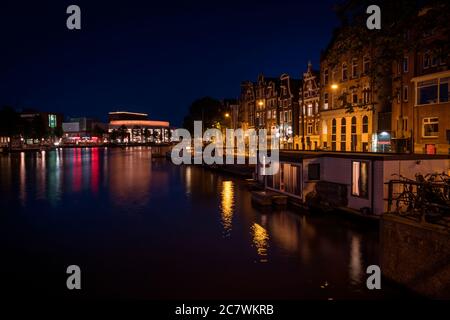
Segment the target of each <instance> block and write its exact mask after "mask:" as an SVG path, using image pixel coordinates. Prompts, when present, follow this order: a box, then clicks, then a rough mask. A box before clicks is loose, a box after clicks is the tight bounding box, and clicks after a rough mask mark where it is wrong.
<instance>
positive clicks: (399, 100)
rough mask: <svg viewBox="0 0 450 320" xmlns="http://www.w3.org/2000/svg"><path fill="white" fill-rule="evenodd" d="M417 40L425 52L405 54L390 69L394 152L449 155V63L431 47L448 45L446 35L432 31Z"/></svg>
mask: <svg viewBox="0 0 450 320" xmlns="http://www.w3.org/2000/svg"><path fill="white" fill-rule="evenodd" d="M419 16H420V13H419ZM415 33H417V32H416V31H415V30H410V31H409V32H408V33H407V34H408V36H414V34H415ZM415 36H417V34H416V35H415ZM419 36H420V37H423V41H424V44H425V46H424V47H425V48H426V49H423V48H420V49H415V50H410V51H405V53H404V57H403V61H402V62H401V63H396V64H394V65H393V75H394V76H393V79H394V86H393V95H394V96H395V99H394V101H393V103H392V132H393V139H392V142H393V145H394V147H395V151H397V152H414V153H426V154H437V153H440V154H449V153H450V102H449V98H448V96H449V79H450V70H449V63H450V59H449V56H448V55H447V56H442V55H439V54H438V53H437V52H439V47H436V45H435V44H438V46H439V43H443V42H445V41H447V42H448V34H445V33H444V32H441V31H440V30H437V29H432V30H429V32H422V33H421V34H420V35H419Z"/></svg>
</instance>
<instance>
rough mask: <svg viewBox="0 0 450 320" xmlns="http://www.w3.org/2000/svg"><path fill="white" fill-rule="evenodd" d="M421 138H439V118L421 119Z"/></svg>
mask: <svg viewBox="0 0 450 320" xmlns="http://www.w3.org/2000/svg"><path fill="white" fill-rule="evenodd" d="M422 130H423V137H426V138H433V137H434V138H436V137H438V136H439V118H424V119H423V127H422Z"/></svg>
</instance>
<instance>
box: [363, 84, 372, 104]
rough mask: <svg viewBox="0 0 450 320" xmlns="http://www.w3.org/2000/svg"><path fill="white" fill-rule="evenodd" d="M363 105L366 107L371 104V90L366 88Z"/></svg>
mask: <svg viewBox="0 0 450 320" xmlns="http://www.w3.org/2000/svg"><path fill="white" fill-rule="evenodd" d="M363 103H364V104H365V105H367V104H369V103H370V88H365V89H364V90H363Z"/></svg>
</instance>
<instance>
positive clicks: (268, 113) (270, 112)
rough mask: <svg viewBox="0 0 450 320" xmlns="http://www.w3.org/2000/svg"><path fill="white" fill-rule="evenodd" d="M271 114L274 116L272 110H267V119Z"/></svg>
mask: <svg viewBox="0 0 450 320" xmlns="http://www.w3.org/2000/svg"><path fill="white" fill-rule="evenodd" d="M271 116H272V111H270V110H267V119H270V117H271Z"/></svg>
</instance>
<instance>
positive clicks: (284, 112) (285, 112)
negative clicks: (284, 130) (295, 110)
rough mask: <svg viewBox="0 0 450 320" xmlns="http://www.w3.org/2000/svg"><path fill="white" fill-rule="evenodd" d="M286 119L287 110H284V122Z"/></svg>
mask: <svg viewBox="0 0 450 320" xmlns="http://www.w3.org/2000/svg"><path fill="white" fill-rule="evenodd" d="M287 121H288V115H287V111H285V112H284V122H287Z"/></svg>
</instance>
